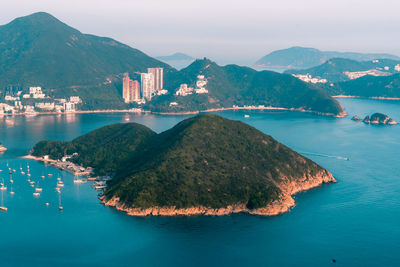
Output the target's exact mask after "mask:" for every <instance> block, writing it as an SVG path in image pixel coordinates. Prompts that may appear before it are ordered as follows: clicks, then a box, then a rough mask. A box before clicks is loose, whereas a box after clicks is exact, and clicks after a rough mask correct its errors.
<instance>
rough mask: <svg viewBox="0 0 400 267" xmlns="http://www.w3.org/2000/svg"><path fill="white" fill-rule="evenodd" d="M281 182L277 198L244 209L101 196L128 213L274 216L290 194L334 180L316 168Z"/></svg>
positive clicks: (291, 201)
mask: <svg viewBox="0 0 400 267" xmlns="http://www.w3.org/2000/svg"><path fill="white" fill-rule="evenodd" d="M282 180H283V182H282V183H280V184H279V185H278V187H279V188H280V189H281V191H282V193H281V194H280V196H279V198H278V199H277V200H276V201H274V202H272V203H271V204H269V205H267V206H265V207H262V208H257V209H248V208H247V207H246V203H237V204H232V205H229V206H227V207H225V208H216V209H215V208H210V207H204V206H197V207H190V208H184V209H177V208H176V207H152V208H147V209H142V208H136V207H130V206H129V205H127V204H125V203H123V202H121V201H120V199H119V198H118V197H116V196H113V197H111V198H110V199H107V198H106V197H105V196H103V197H101V200H102V203H103V204H104V205H106V206H109V207H114V208H116V209H117V210H120V211H123V212H126V214H127V215H129V216H138V217H144V216H194V215H204V216H225V215H230V214H233V213H248V214H251V215H259V216H274V215H278V214H282V213H285V212H288V211H289V210H290V209H291V208H292V207H294V206H295V204H296V202H295V200H294V199H293V196H294V195H295V194H297V193H299V192H303V191H307V190H310V189H313V188H316V187H318V186H321V185H323V184H328V183H336V182H337V180H336V179H335V178H334V177H333V176H332V174H331V173H330V172H328V171H326V170H322V171H320V172H318V173H317V174H316V175H314V176H311V175H310V174H307V175H304V176H303V177H301V178H299V179H297V180H296V181H293V180H290V179H286V178H283V179H282Z"/></svg>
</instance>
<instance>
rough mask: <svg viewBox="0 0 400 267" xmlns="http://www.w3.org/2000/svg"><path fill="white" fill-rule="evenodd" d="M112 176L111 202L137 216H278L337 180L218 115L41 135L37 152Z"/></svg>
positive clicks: (108, 195)
mask: <svg viewBox="0 0 400 267" xmlns="http://www.w3.org/2000/svg"><path fill="white" fill-rule="evenodd" d="M72 153H76V154H75V157H73V158H72V159H71V161H74V162H79V163H80V164H82V165H83V166H86V167H87V166H89V165H90V166H91V167H94V168H95V171H96V172H97V173H98V174H112V176H113V179H112V180H111V181H109V183H108V185H107V190H106V191H105V192H104V194H103V196H102V202H103V203H104V204H105V205H108V206H113V207H115V208H117V209H118V210H122V211H125V212H127V214H128V215H132V216H147V215H163V216H174V215H227V214H231V213H239V212H240V213H242V212H243V213H249V214H255V215H276V214H280V213H283V212H287V211H288V210H289V209H290V208H291V207H293V206H294V205H295V202H294V199H293V197H292V196H293V195H294V194H296V193H298V192H300V191H304V190H308V189H311V188H314V187H317V186H320V185H321V184H324V183H330V182H336V180H335V178H334V177H333V176H332V174H331V173H329V172H328V171H327V170H325V169H323V168H322V167H320V166H319V165H317V164H316V163H314V162H313V161H311V160H309V159H307V158H305V157H303V156H301V155H300V154H298V153H296V152H295V151H293V150H291V149H290V148H288V147H286V146H285V145H283V144H280V143H279V142H277V141H276V140H274V139H273V138H272V137H271V136H268V135H266V134H264V133H262V132H260V131H259V130H257V129H255V128H253V127H251V126H249V125H247V124H245V123H243V122H239V121H232V120H228V119H225V118H222V117H220V116H217V115H211V114H208V115H199V116H196V117H193V118H189V119H186V120H184V121H182V122H180V123H178V124H177V125H176V126H174V127H173V128H171V129H169V130H167V131H165V132H162V133H160V134H156V133H154V132H153V131H152V130H150V129H149V128H147V127H145V126H142V125H139V124H136V123H127V124H114V125H109V126H105V127H103V128H100V129H98V130H95V131H93V132H91V133H88V134H86V135H83V136H81V137H78V138H76V139H74V140H72V141H71V142H54V141H42V142H40V143H38V144H37V145H35V146H34V148H33V150H32V155H35V156H39V157H41V156H45V155H49V157H51V158H53V159H59V158H60V157H62V156H64V155H70V154H72Z"/></svg>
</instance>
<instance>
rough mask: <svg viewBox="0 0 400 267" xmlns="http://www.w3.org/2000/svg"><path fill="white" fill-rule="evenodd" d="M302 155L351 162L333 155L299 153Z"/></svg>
mask: <svg viewBox="0 0 400 267" xmlns="http://www.w3.org/2000/svg"><path fill="white" fill-rule="evenodd" d="M299 153H300V154H303V155H310V156H317V157H323V158H335V159H339V160H350V159H349V158H347V157H342V156H333V155H326V154H320V153H312V152H304V151H303V152H299Z"/></svg>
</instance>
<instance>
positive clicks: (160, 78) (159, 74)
mask: <svg viewBox="0 0 400 267" xmlns="http://www.w3.org/2000/svg"><path fill="white" fill-rule="evenodd" d="M147 73H151V74H153V79H154V90H155V91H156V92H158V91H160V90H162V89H164V88H163V86H164V69H163V68H148V69H147Z"/></svg>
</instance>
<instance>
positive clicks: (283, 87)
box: [148, 59, 343, 115]
mask: <svg viewBox="0 0 400 267" xmlns="http://www.w3.org/2000/svg"><path fill="white" fill-rule="evenodd" d="M200 74H201V75H204V76H205V78H206V79H207V81H208V83H207V85H206V88H207V90H208V94H195V93H194V94H192V95H188V96H177V95H175V92H176V91H177V89H178V88H179V87H180V85H181V84H188V85H189V86H193V87H194V86H195V85H196V79H197V76H198V75H200ZM164 81H165V87H166V89H168V90H169V92H170V94H169V95H165V96H159V97H155V98H154V99H153V100H152V101H151V102H150V103H148V108H149V109H150V110H152V111H155V112H187V111H197V110H200V111H202V110H207V109H214V108H232V106H234V105H236V106H244V105H247V106H259V105H265V106H273V107H282V108H287V109H291V108H293V109H299V110H306V111H313V112H317V113H324V114H330V115H339V114H341V113H343V108H342V107H341V106H340V104H339V103H338V102H337V101H335V100H334V99H332V98H331V97H330V96H329V95H328V94H327V93H326V92H325V91H324V90H322V89H321V88H319V87H317V86H316V85H312V84H307V83H305V82H302V81H300V80H299V79H297V78H295V77H293V76H291V75H288V74H280V73H276V72H271V71H261V72H258V71H255V70H253V69H251V68H247V67H240V66H237V65H227V66H224V67H221V66H218V65H217V64H216V63H214V62H212V61H211V60H209V59H202V60H196V61H195V62H193V63H192V64H191V65H190V66H188V67H187V68H185V69H182V70H181V71H177V72H171V73H170V74H169V75H168V76H165V79H164ZM171 102H177V103H178V105H176V106H172V107H171V106H170V103H171Z"/></svg>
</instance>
